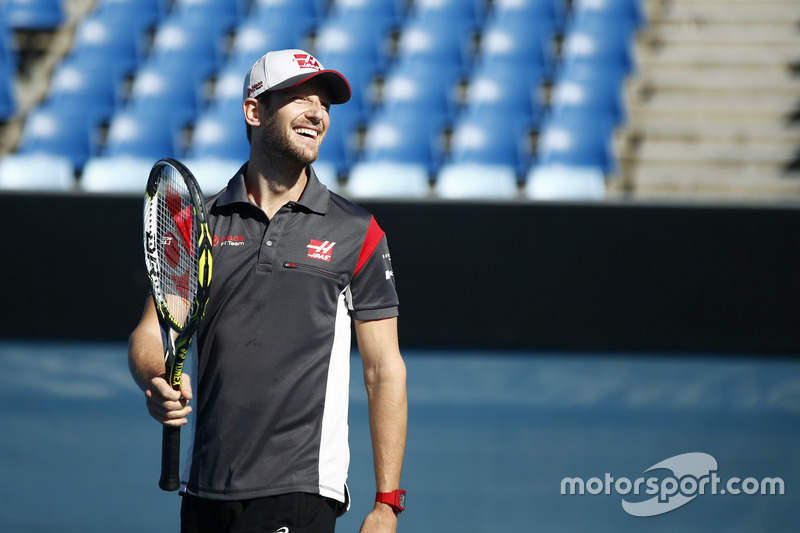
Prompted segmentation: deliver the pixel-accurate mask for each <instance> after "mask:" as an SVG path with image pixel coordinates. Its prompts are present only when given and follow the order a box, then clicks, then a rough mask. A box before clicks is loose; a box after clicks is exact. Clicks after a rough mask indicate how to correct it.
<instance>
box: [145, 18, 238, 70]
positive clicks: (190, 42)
mask: <svg viewBox="0 0 800 533" xmlns="http://www.w3.org/2000/svg"><path fill="white" fill-rule="evenodd" d="M194 22H196V24H195V23H194ZM194 22H192V21H186V20H182V19H181V18H180V17H179V16H172V17H170V18H168V19H167V20H165V21H163V22H161V23H160V24H158V26H157V28H156V32H155V35H154V36H153V44H152V46H151V49H150V54H149V55H148V57H147V61H146V64H147V65H148V66H150V67H152V68H153V69H157V70H161V71H162V72H163V73H164V75H170V76H172V79H173V80H175V81H176V82H178V83H179V85H178V86H185V85H187V84H191V83H194V84H195V86H197V85H199V84H200V83H202V82H203V81H205V80H206V79H207V78H208V77H209V76H211V74H213V73H214V72H215V71H216V70H217V69H218V68H219V66H220V64H221V63H222V58H223V54H222V37H223V34H222V33H221V32H219V31H218V29H217V28H215V27H213V26H205V25H203V23H202V21H200V22H197V21H194ZM242 76H244V74H242ZM243 79H244V78H243Z"/></svg>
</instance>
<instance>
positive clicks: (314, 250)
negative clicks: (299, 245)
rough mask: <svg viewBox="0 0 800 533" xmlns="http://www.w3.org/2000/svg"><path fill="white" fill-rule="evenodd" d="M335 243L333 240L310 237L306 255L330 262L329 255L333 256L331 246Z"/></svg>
mask: <svg viewBox="0 0 800 533" xmlns="http://www.w3.org/2000/svg"><path fill="white" fill-rule="evenodd" d="M335 244H336V243H335V242H331V241H318V240H315V239H311V242H310V243H309V244H308V246H306V248H308V257H310V258H311V259H319V260H320V261H327V262H328V263H330V262H331V257H332V256H333V246H334V245H335Z"/></svg>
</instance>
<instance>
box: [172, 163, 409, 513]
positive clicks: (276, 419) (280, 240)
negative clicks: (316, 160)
mask: <svg viewBox="0 0 800 533" xmlns="http://www.w3.org/2000/svg"><path fill="white" fill-rule="evenodd" d="M244 169H245V167H243V168H242V170H240V171H239V173H238V174H237V175H236V176H234V178H233V179H232V180H231V181H230V182H229V184H228V187H227V188H226V189H224V190H223V191H222V192H220V193H219V194H217V195H215V196H214V197H212V198H210V199H209V201H208V206H209V214H210V224H209V225H210V230H211V234H212V239H213V244H214V246H213V248H212V253H213V257H214V263H213V276H212V281H211V297H210V300H209V304H208V307H207V310H206V314H205V317H204V319H203V321H202V323H201V325H200V328H199V330H198V333H197V337H196V343H195V348H196V350H195V357H194V360H193V365H192V366H193V374H192V376H193V378H194V383H195V400H194V403H195V410H194V413H193V417H192V418H193V430H194V431H193V439H192V451H191V453H190V457H189V461H188V465H187V468H186V471H185V472H184V479H183V487H184V490H185V491H186V492H189V493H191V494H194V495H197V496H201V497H206V498H213V499H247V498H256V497H262V496H270V495H275V494H284V493H289V492H309V493H315V494H317V493H318V494H322V495H324V496H327V497H331V498H334V499H337V500H339V501H344V500H345V481H346V478H347V468H348V465H349V448H348V443H347V407H348V399H349V375H350V371H349V362H350V346H351V344H350V319H351V317H354V318H356V319H359V320H372V319H382V318H389V317H393V316H396V315H397V306H398V301H397V294H396V292H395V285H394V275H393V272H392V266H391V261H390V257H389V249H388V247H387V245H386V237H385V235H384V233H383V231H382V230H381V229H380V227H378V225H377V223H376V222H375V220H374V218H373V217H372V216H371V215H370V214H369V213H368V212H366V211H365V210H363V209H362V208H360V207H358V206H357V205H355V204H353V203H352V202H350V201H348V200H346V199H344V198H342V197H341V196H338V195H336V194H333V193H331V192H329V191H328V189H327V188H326V187H325V186H324V185H322V184H321V183H320V182H319V180H318V179H317V177H316V176H315V175H314V174H313V172H312V173H311V174H312V176H311V178H310V180H309V182H308V185H307V186H306V189H305V191H304V192H303V194H302V196H301V197H300V199H299V200H298V201H297V202H292V203H288V204H286V205H285V206H283V208H281V209H280V211H278V213H277V214H276V215H275V216H274V217H273V219H272V220H268V219H267V216H266V214H265V213H264V212H263V211H262V210H261V209H259V208H258V207H256V206H255V205H254V204H252V203H251V202H250V201H249V199H248V197H247V192H246V189H245V186H244V174H243V172H244Z"/></svg>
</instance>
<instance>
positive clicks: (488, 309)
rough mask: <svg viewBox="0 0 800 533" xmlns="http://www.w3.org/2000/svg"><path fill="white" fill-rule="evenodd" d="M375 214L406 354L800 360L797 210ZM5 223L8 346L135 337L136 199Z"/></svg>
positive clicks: (71, 199)
mask: <svg viewBox="0 0 800 533" xmlns="http://www.w3.org/2000/svg"><path fill="white" fill-rule="evenodd" d="M363 205H364V206H365V207H367V208H368V209H370V210H371V211H372V212H373V213H374V214H375V216H376V218H377V220H378V222H379V224H380V225H381V226H382V227H383V228H384V230H385V231H386V232H387V234H388V235H389V245H390V247H391V250H392V257H393V264H394V269H395V275H396V279H397V284H398V290H399V292H400V297H401V318H400V333H401V338H402V341H403V344H404V345H406V346H426V347H441V348H446V347H453V348H464V347H467V348H502V349H548V350H549V349H556V350H646V351H680V352H701V351H702V352H706V351H714V352H741V353H761V354H798V353H800V335H799V333H800V328H799V327H798V324H800V322H799V320H800V312H798V311H800V309H799V307H800V210H798V209H792V208H755V207H750V208H748V207H700V206H697V207H693V206H689V207H687V206H653V205H640V204H626V205H613V204H591V205H561V204H527V203H509V204H465V203H409V204H406V203H375V202H363ZM0 213H2V215H1V216H2V219H3V227H4V228H5V236H4V253H3V260H2V272H3V274H4V275H3V279H4V280H5V281H6V298H5V301H4V303H5V305H4V310H3V320H2V322H0V336H2V337H4V338H30V337H33V338H52V339H100V340H120V339H126V338H127V335H128V333H129V332H130V330H131V329H132V328H133V327H134V325H135V323H136V321H137V320H138V318H139V315H140V312H141V304H142V299H143V295H144V293H145V291H146V288H147V282H146V278H145V274H144V268H143V259H142V253H141V216H142V201H141V199H140V198H136V197H104V196H84V195H75V196H69V195H68V196H47V195H36V196H32V195H14V194H6V195H0ZM212 290H213V289H212Z"/></svg>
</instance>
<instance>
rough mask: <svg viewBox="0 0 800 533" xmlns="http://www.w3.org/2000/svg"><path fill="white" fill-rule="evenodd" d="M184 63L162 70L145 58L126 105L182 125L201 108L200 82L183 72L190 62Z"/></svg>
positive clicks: (189, 68) (163, 120)
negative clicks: (181, 65)
mask: <svg viewBox="0 0 800 533" xmlns="http://www.w3.org/2000/svg"><path fill="white" fill-rule="evenodd" d="M183 67H184V68H183V69H182V70H178V65H176V67H175V69H172V70H165V69H163V68H160V67H159V66H158V65H156V64H152V63H150V62H149V61H148V62H146V63H145V64H144V65H143V66H142V67H141V68H140V69H139V70H137V71H136V74H135V76H134V78H133V83H132V85H131V92H130V96H129V100H128V102H127V104H126V106H125V107H127V108H129V109H130V110H133V111H134V112H137V113H141V114H143V115H147V116H159V115H160V118H159V121H160V122H161V123H165V122H169V123H170V127H172V128H180V127H183V126H185V125H186V123H188V122H189V121H191V120H192V119H193V118H194V117H195V116H196V114H197V112H198V110H199V109H200V101H201V90H202V86H201V84H200V81H199V80H193V78H192V76H193V74H190V73H188V72H186V71H187V70H191V67H192V65H191V64H184V65H183ZM184 73H185V75H184ZM242 80H244V76H243V77H242Z"/></svg>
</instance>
